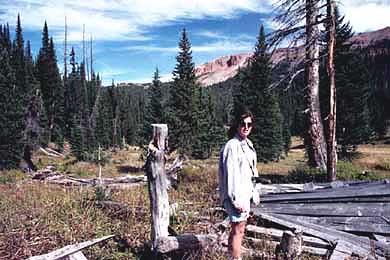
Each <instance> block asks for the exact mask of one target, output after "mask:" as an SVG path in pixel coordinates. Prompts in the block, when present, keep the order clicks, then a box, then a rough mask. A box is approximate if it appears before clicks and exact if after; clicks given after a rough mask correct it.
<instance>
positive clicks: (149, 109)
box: [0, 16, 390, 170]
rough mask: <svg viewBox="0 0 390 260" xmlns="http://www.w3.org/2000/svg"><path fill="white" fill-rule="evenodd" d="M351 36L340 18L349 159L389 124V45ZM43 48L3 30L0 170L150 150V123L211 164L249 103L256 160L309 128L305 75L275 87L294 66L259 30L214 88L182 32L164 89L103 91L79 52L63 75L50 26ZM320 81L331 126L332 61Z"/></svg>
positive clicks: (155, 79) (155, 85)
mask: <svg viewBox="0 0 390 260" xmlns="http://www.w3.org/2000/svg"><path fill="white" fill-rule="evenodd" d="M352 36H353V28H352V27H351V26H350V25H349V23H348V22H346V21H344V19H343V17H340V16H338V18H337V31H336V37H337V41H336V43H337V45H336V48H335V68H336V85H337V107H338V109H337V114H338V116H337V129H336V132H337V143H338V144H339V146H340V149H339V153H340V156H344V157H347V156H348V155H349V153H350V151H351V150H353V149H354V147H356V145H358V144H361V143H365V142H369V141H370V140H373V139H375V138H381V137H384V136H386V134H387V133H388V130H389V122H390V76H389V75H390V67H389V65H390V63H389V62H390V39H389V40H386V41H382V42H380V43H376V44H375V45H370V46H369V47H367V48H357V47H354V46H352V44H351V43H349V42H348V39H350V38H351V37H352ZM323 37H324V41H326V35H324V36H323ZM40 46H41V47H40V49H39V53H38V54H37V56H36V57H33V55H32V53H31V47H30V41H28V40H25V39H24V37H23V30H22V21H21V20H20V17H19V16H18V17H17V26H16V30H15V32H14V33H11V32H10V29H9V25H8V24H4V25H0V95H1V98H0V99H1V103H0V126H1V130H0V169H11V168H18V167H22V168H23V169H25V170H34V169H35V166H34V165H33V163H32V161H31V154H32V152H33V151H34V150H36V149H38V148H39V147H47V146H48V145H54V146H55V148H56V149H58V150H59V151H61V150H63V149H67V148H66V147H70V150H71V152H72V154H73V155H74V156H75V157H76V158H77V159H78V160H90V159H91V158H93V157H94V156H95V153H96V151H97V150H98V149H99V148H100V147H101V148H103V149H111V148H120V147H123V146H125V145H136V146H144V145H147V144H148V142H149V141H150V140H149V139H150V137H151V124H153V123H167V124H168V127H169V133H170V134H169V136H170V137H169V147H170V149H171V150H177V151H178V152H179V153H182V154H186V155H187V156H189V157H191V158H195V159H205V158H209V157H210V156H211V155H212V154H213V152H217V151H218V150H219V149H220V147H221V145H222V144H223V142H225V141H226V134H225V132H226V127H227V126H228V125H229V124H230V122H231V120H232V117H233V116H234V115H235V114H236V113H238V112H237V111H239V110H240V109H241V108H242V107H247V108H249V109H250V110H251V111H252V112H253V114H254V116H255V126H254V130H253V135H252V137H251V139H252V140H253V142H254V144H255V147H256V149H257V152H258V159H259V161H262V162H269V161H277V160H279V159H280V158H282V157H283V156H285V155H286V154H287V153H288V151H289V149H290V140H291V136H303V135H304V134H305V131H306V130H305V120H304V116H305V103H304V98H303V95H304V88H305V85H304V78H303V75H298V76H297V77H296V78H295V79H294V80H293V81H292V82H281V83H280V84H278V85H277V86H276V87H272V88H270V86H271V85H272V83H274V82H277V81H279V80H280V78H281V77H282V76H281V75H283V74H285V72H286V71H287V70H289V68H290V67H291V64H292V63H294V61H293V60H290V59H289V58H288V57H287V58H286V59H285V60H284V61H283V62H281V63H279V64H277V65H276V66H273V65H272V64H271V62H270V48H269V46H268V43H267V39H266V35H265V32H264V28H263V27H262V26H260V29H259V35H258V38H257V42H256V45H255V46H254V49H255V51H254V54H253V57H252V58H251V59H250V62H249V65H248V66H247V67H245V68H242V69H241V70H240V71H239V72H238V74H237V75H236V76H235V77H234V78H231V79H228V80H227V81H225V82H221V83H218V84H215V85H212V86H208V87H204V86H201V85H199V83H197V80H196V75H195V64H194V62H193V60H192V50H191V42H190V39H189V37H188V32H187V31H186V30H185V29H183V31H182V32H181V37H180V39H178V46H179V52H178V54H177V56H176V66H175V69H174V71H173V72H172V73H173V81H171V82H167V83H166V82H165V83H163V82H161V80H160V74H159V69H158V68H156V69H155V71H154V72H151V83H150V84H120V85H115V82H114V81H113V82H112V85H111V86H102V82H101V79H100V75H99V73H98V72H95V71H93V70H92V66H91V68H90V71H87V69H86V64H85V60H81V61H80V60H77V58H76V57H77V56H76V53H75V50H74V48H71V51H70V53H69V64H67V65H68V68H69V71H65V72H64V73H61V72H60V69H59V67H58V60H57V55H56V50H57V49H58V48H56V47H58V46H55V45H54V42H53V38H52V37H51V36H50V33H49V27H48V24H46V23H45V24H44V25H43V29H42V40H41V45H40ZM322 51H323V52H326V49H324V50H322ZM321 57H324V56H321ZM297 66H298V67H299V64H298V65H297ZM320 77H321V81H320V82H321V87H320V98H321V110H322V113H323V117H322V118H323V120H324V122H325V121H326V115H327V114H328V112H327V110H328V109H329V107H327V106H328V105H327V104H328V101H327V100H328V99H329V96H328V95H329V94H328V92H329V91H328V89H327V88H328V85H329V84H328V83H327V82H328V78H327V73H326V67H325V59H324V60H321V62H320Z"/></svg>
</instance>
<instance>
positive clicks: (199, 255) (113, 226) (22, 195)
mask: <svg viewBox="0 0 390 260" xmlns="http://www.w3.org/2000/svg"><path fill="white" fill-rule="evenodd" d="M357 151H358V153H357V154H356V156H355V158H354V159H353V160H352V162H343V161H340V162H339V165H338V178H339V180H351V179H355V180H356V179H360V180H363V179H384V178H390V167H389V166H390V145H388V144H384V143H381V144H366V145H361V146H359V148H358V150H357ZM110 155H111V159H110V160H109V162H108V163H107V164H106V165H104V166H103V168H102V177H103V178H108V177H120V176H124V175H127V174H130V175H144V171H143V170H142V167H143V165H144V163H145V155H144V152H143V150H141V149H139V148H137V147H130V146H129V147H126V148H125V149H121V150H116V151H110ZM171 157H173V155H170V157H169V158H170V160H169V161H170V162H171V161H172V158H171ZM33 160H34V163H36V164H37V165H39V168H45V167H46V166H47V165H51V166H53V167H54V168H55V169H56V170H57V171H60V172H61V173H63V174H66V175H67V176H72V177H74V178H85V179H93V178H97V177H98V172H99V167H98V166H97V165H96V164H94V163H87V162H76V161H75V160H74V158H73V157H72V156H66V158H64V159H63V158H54V157H51V156H47V155H45V154H43V153H40V152H37V153H35V154H34V156H33ZM217 160H218V158H217V157H216V156H212V157H211V158H210V159H207V160H188V161H186V162H185V163H184V168H183V170H182V172H181V173H180V174H179V180H180V185H179V188H178V190H174V189H171V190H170V191H169V201H170V203H171V204H175V205H176V209H175V214H174V215H171V216H170V226H171V227H172V229H174V230H175V232H177V233H178V234H185V233H192V234H207V233H210V230H211V229H212V228H213V225H215V224H218V223H220V222H222V221H223V220H224V216H223V213H222V211H214V210H212V209H215V208H216V207H219V200H218V193H217V186H218V185H217V164H218V163H217ZM304 162H305V154H304V149H302V141H301V140H300V139H298V138H294V139H293V144H292V149H291V151H290V153H289V155H288V156H287V157H286V158H285V159H283V160H281V161H279V162H275V163H267V164H262V163H259V164H258V170H259V172H260V173H261V176H262V177H268V178H269V179H270V180H271V181H272V182H280V183H286V182H294V183H297V182H299V183H305V182H310V179H309V178H312V177H313V176H316V174H314V175H313V172H315V170H313V169H310V168H308V167H306V166H304V165H305V163H304ZM317 174H318V173H317ZM0 176H1V178H0V183H1V185H0V194H1V195H0V196H1V198H0V201H1V204H0V207H1V208H0V215H1V216H0V219H1V222H0V232H1V233H0V259H26V258H28V257H31V256H34V255H40V254H46V253H49V252H50V251H53V250H56V249H59V248H61V247H63V246H66V245H70V244H75V243H78V242H83V241H87V240H91V239H94V238H98V237H102V236H105V235H111V234H114V235H115V238H114V239H111V240H108V241H107V242H105V243H103V244H100V245H95V246H93V247H90V248H88V249H86V250H83V253H84V254H85V255H86V257H87V258H88V259H139V257H141V256H142V255H143V254H145V252H146V251H147V250H146V248H147V246H146V245H147V243H148V241H150V208H149V195H148V191H147V184H146V182H143V183H141V184H137V185H134V186H132V187H130V188H126V189H115V188H110V189H109V191H108V190H107V189H105V188H104V187H103V188H99V187H84V186H73V187H72V186H64V185H57V184H50V183H48V182H46V181H40V180H33V179H32V178H31V177H30V175H29V174H26V173H22V172H20V171H16V170H11V171H5V172H2V174H1V175H0ZM315 178H318V179H321V175H320V174H318V176H316V177H315ZM322 178H326V176H325V174H322ZM99 201H112V202H114V203H119V204H120V205H122V206H125V208H122V209H120V208H119V209H118V208H115V207H112V208H110V207H103V206H102V205H101V204H100V205H99ZM125 209H126V210H125ZM270 239H271V238H270ZM245 247H249V248H250V247H253V245H252V246H251V244H250V242H249V241H246V243H245ZM274 247H275V244H273V243H271V242H270V241H269V243H268V242H267V240H266V239H265V240H263V243H262V244H261V245H256V246H255V249H257V250H259V251H261V252H263V253H264V258H262V259H274V252H275V249H274ZM267 256H268V257H269V258H267ZM182 257H183V258H180V259H225V257H226V256H225V254H224V252H220V251H217V250H214V249H212V248H206V249H205V250H203V251H196V250H195V251H194V252H186V253H184V254H183V255H182ZM305 257H306V258H305V259H316V258H313V256H310V255H306V256H305ZM146 259H147V258H146ZM248 259H251V258H248ZM318 259H320V258H318Z"/></svg>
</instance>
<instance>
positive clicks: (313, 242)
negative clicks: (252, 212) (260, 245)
mask: <svg viewBox="0 0 390 260" xmlns="http://www.w3.org/2000/svg"><path fill="white" fill-rule="evenodd" d="M246 233H247V235H255V236H256V237H258V236H259V235H260V237H263V238H268V239H269V238H271V240H273V241H277V242H280V240H281V238H282V236H283V230H280V229H276V228H264V227H260V226H254V225H247V226H246ZM302 239H303V245H305V246H309V247H318V248H329V247H330V244H329V242H327V241H325V240H322V239H320V238H316V237H311V236H305V235H302Z"/></svg>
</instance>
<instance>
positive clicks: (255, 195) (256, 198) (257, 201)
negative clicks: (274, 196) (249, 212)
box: [252, 190, 260, 206]
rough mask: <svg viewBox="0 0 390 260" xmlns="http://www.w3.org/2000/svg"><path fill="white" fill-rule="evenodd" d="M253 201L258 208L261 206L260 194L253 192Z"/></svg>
mask: <svg viewBox="0 0 390 260" xmlns="http://www.w3.org/2000/svg"><path fill="white" fill-rule="evenodd" d="M252 201H253V204H255V205H256V206H257V205H259V204H260V194H259V193H258V192H257V191H256V190H254V191H253V195H252Z"/></svg>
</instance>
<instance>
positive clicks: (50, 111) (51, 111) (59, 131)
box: [36, 22, 65, 143]
mask: <svg viewBox="0 0 390 260" xmlns="http://www.w3.org/2000/svg"><path fill="white" fill-rule="evenodd" d="M36 66H37V69H36V71H37V79H38V80H39V82H40V88H41V92H42V98H43V103H44V106H45V110H46V115H47V120H48V128H49V129H48V131H49V140H50V141H52V142H56V143H62V141H63V129H64V127H65V123H64V88H63V84H62V80H61V76H60V73H59V69H58V65H57V57H56V54H55V48H54V43H53V39H52V38H49V31H48V28H47V23H46V22H45V24H44V27H43V31H42V46H41V48H40V50H39V54H38V58H37V65H36Z"/></svg>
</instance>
